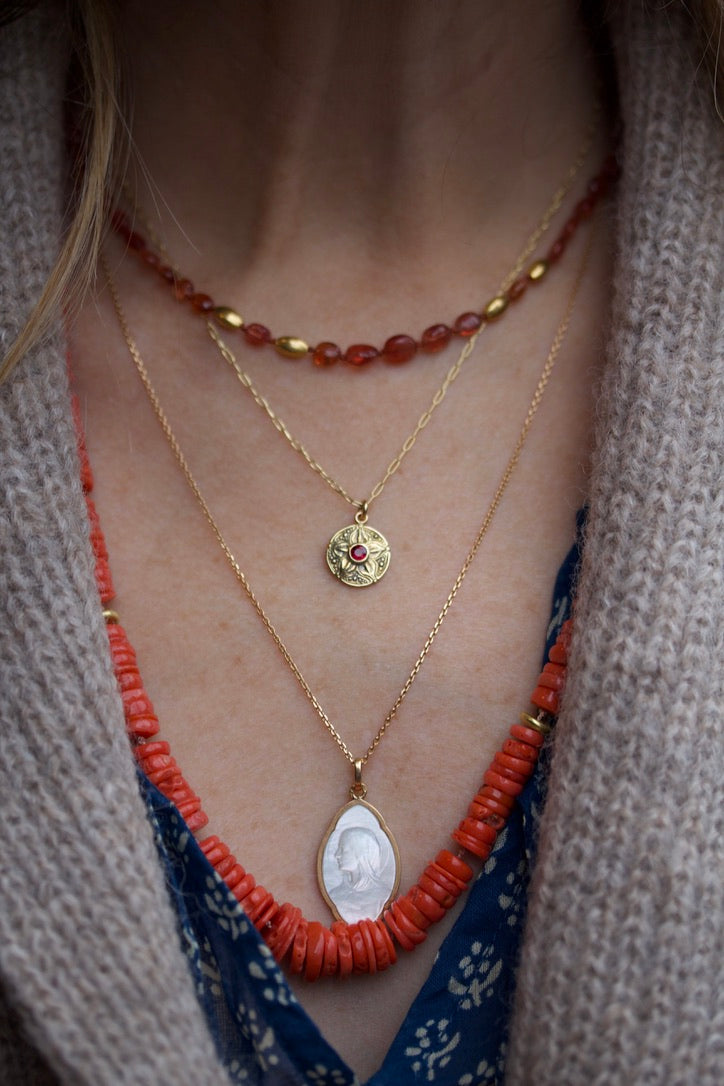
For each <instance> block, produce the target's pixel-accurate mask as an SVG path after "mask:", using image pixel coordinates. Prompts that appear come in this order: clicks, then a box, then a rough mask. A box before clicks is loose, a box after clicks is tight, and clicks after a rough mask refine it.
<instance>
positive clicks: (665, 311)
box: [0, 0, 724, 1086]
mask: <svg viewBox="0 0 724 1086" xmlns="http://www.w3.org/2000/svg"><path fill="white" fill-rule="evenodd" d="M624 7H625V5H624ZM629 7H630V8H631V9H635V10H633V11H631V12H629V13H628V14H626V13H624V14H621V13H620V9H619V15H618V16H617V18H619V20H620V22H621V24H622V25H619V26H618V27H617V28H616V31H615V34H614V37H615V41H616V53H617V64H618V73H619V83H620V95H621V112H622V117H623V123H624V142H623V151H622V159H623V179H622V182H621V184H620V188H619V200H618V219H617V258H616V268H615V275H614V291H613V294H614V299H613V315H612V320H611V333H610V343H609V350H608V366H607V371H606V376H605V379H604V387H603V392H602V398H601V407H600V412H599V420H598V430H597V443H596V454H595V463H594V471H593V479H592V484H591V508H590V517H589V524H588V533H587V541H586V548H585V559H584V566H583V571H582V576H581V581H580V590H579V598H578V610H577V626H576V635H575V644H574V652H573V659H572V665H571V669H570V678H569V687H568V691H567V695H566V699H565V708H564V712H563V714H562V716H561V719H560V722H559V728H558V738H557V741H556V752H555V756H554V762H553V769H552V780H551V788H550V798H549V800H548V804H547V808H546V811H545V816H544V819H543V825H542V831H541V842H540V854H539V860H538V865H537V869H536V872H535V876H534V881H533V886H532V890H531V901H530V911H529V916H528V921H527V930H526V935H525V941H524V947H523V954H522V961H521V964H520V970H519V982H518V992H517V1001H516V1006H515V1009H514V1016H513V1026H512V1035H511V1040H510V1052H509V1061H508V1073H507V1079H506V1081H507V1083H508V1084H509V1086H524V1084H531V1086H532V1084H535V1086H554V1084H555V1086H584V1084H586V1086H588V1084H609V1083H611V1084H625V1086H632V1084H633V1086H638V1084H651V1086H654V1084H656V1086H721V1084H722V1082H724V930H723V928H724V924H723V914H724V894H723V892H722V891H723V885H722V884H723V875H724V855H723V851H722V841H724V803H723V800H724V790H723V785H722V779H723V777H724V773H723V772H722V771H723V770H724V759H723V758H722V728H721V710H722V671H723V660H724V652H723V644H722V625H723V623H722V615H723V613H724V612H723V607H722V604H723V602H724V601H723V593H722V581H723V576H722V569H723V565H724V563H723V561H722V559H723V555H722V538H723V536H724V532H723V531H722V529H723V527H724V523H723V522H724V511H723V508H722V507H723V505H724V487H723V485H722V478H723V474H724V473H723V472H722V460H723V455H722V453H723V446H724V418H723V405H724V395H723V393H724V342H723V336H722V331H723V325H724V322H723V321H722V264H721V242H722V238H723V236H724V231H723V229H722V228H723V226H724V221H723V220H724V199H723V196H724V189H723V185H722V176H723V171H722V138H721V129H720V128H719V127H718V125H717V123H716V121H715V118H714V112H713V109H712V106H711V101H710V99H711V92H710V90H707V88H706V86H704V85H703V84H701V83H699V82H697V79H698V78H699V77H698V76H697V74H696V69H697V59H698V58H697V54H696V51H695V47H690V44H689V41H688V38H689V35H688V30H687V28H686V26H685V24H684V22H683V21H682V20H681V19H680V18H679V16H678V12H677V10H676V9H675V8H673V7H672V5H671V4H658V5H656V7H657V8H658V9H659V10H657V11H655V12H654V13H653V14H652V15H651V16H650V17H649V16H646V15H644V14H642V11H641V10H640V4H639V2H638V0H636V2H634V0H631V3H630V5H629ZM45 9H46V5H41V6H40V8H39V9H38V10H36V11H35V12H33V13H31V14H30V15H26V16H24V17H23V18H22V20H21V21H20V22H19V23H16V24H13V25H11V26H9V27H7V28H5V29H3V30H0V153H1V155H2V157H1V158H0V344H4V345H7V344H8V343H9V342H10V340H11V339H12V337H13V335H14V333H15V332H16V331H17V329H18V328H19V327H20V325H21V324H22V322H23V320H24V318H25V317H26V316H27V314H28V312H29V309H30V307H31V305H32V303H33V301H34V299H36V298H37V297H38V295H39V292H40V290H41V287H42V284H43V282H44V279H45V277H46V275H47V272H48V269H49V267H50V264H51V262H52V260H53V258H54V255H55V252H56V250H57V241H58V236H59V232H60V217H61V211H62V208H61V185H60V179H61V177H62V176H63V168H62V156H63V131H62V110H61V107H60V99H61V95H62V92H63V77H64V67H65V63H66V54H65V44H64V36H63V33H62V31H61V29H60V28H59V25H58V19H52V18H49V17H48V16H47V14H45ZM0 494H2V498H1V499H0V503H1V504H0V744H1V745H0V796H1V797H2V826H1V827H0V1081H1V1082H2V1083H3V1084H5V1086H15V1084H21V1083H22V1084H29V1083H32V1084H34V1086H45V1084H47V1083H57V1082H62V1083H72V1084H86V1083H87V1084H92V1086H105V1084H108V1086H125V1084H128V1086H142V1084H148V1086H159V1084H164V1083H174V1084H177V1086H192V1084H193V1086H206V1084H209V1086H211V1084H212V1083H213V1084H220V1083H226V1082H228V1079H227V1076H226V1074H225V1072H224V1070H223V1069H222V1068H221V1066H220V1065H219V1063H218V1060H217V1057H216V1055H215V1052H214V1047H213V1044H212V1041H211V1039H210V1037H209V1034H208V1031H207V1028H206V1025H205V1021H204V1019H203V1016H202V1013H201V1011H200V1010H199V1007H198V1005H197V1001H196V996H195V993H194V991H193V986H192V981H191V979H190V976H189V974H188V972H187V967H186V964H185V961H184V958H183V956H182V954H181V952H180V950H179V948H178V940H177V935H176V929H175V924H174V917H173V914H172V910H171V907H170V905H169V901H168V898H167V894H166V891H165V888H164V884H163V878H162V875H161V871H160V868H159V865H158V863H157V860H156V857H155V854H154V845H153V842H152V839H151V832H150V829H149V826H148V823H147V821H146V818H145V815H144V808H143V805H142V803H141V800H140V799H139V795H138V790H137V786H136V781H135V779H134V768H133V761H132V758H131V755H130V753H129V747H128V743H127V741H126V738H125V729H124V722H123V715H122V711H121V703H120V699H119V696H118V693H117V690H116V684H115V680H114V677H113V673H112V670H111V665H110V660H109V653H108V645H107V639H106V633H105V629H104V625H103V620H102V617H101V613H100V608H99V605H98V597H97V593H96V589H95V585H94V579H93V564H92V560H91V556H90V553H89V546H88V524H87V522H86V515H85V510H84V504H83V499H82V494H81V490H80V485H79V481H78V464H77V456H76V441H75V434H74V430H73V425H72V421H71V416H70V412H69V400H68V387H67V379H66V367H65V358H64V345H63V342H62V338H61V335H60V333H58V336H57V337H56V338H55V339H52V340H51V341H49V342H48V343H47V344H46V345H45V346H44V347H43V348H42V349H39V350H37V351H35V352H34V353H33V355H32V356H31V357H29V358H27V359H26V360H25V361H24V363H23V364H22V366H21V367H20V369H19V370H18V371H17V372H16V373H15V374H14V376H13V378H12V380H11V381H10V382H9V383H8V384H6V385H5V387H4V388H3V389H2V390H0ZM169 993H172V996H173V998H172V1000H169V999H168V998H167V997H168V995H169ZM256 1076H257V1072H256V1071H255V1070H254V1069H252V1070H251V1074H250V1081H263V1082H265V1083H272V1084H274V1083H276V1082H278V1081H279V1080H278V1079H277V1078H274V1077H273V1076H272V1077H271V1078H262V1077H259V1078H258V1079H257V1077H256ZM436 1081H438V1080H437V1079H436ZM486 1081H487V1080H486Z"/></svg>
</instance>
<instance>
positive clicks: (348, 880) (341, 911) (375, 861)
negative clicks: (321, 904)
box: [317, 800, 399, 924]
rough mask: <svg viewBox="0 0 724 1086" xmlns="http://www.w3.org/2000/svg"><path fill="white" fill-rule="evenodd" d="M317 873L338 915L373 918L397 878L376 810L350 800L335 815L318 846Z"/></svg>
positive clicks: (394, 856) (391, 845) (393, 849)
mask: <svg viewBox="0 0 724 1086" xmlns="http://www.w3.org/2000/svg"><path fill="white" fill-rule="evenodd" d="M317 875H318V878H319V886H320V889H321V891H322V894H323V896H324V898H325V900H326V902H327V904H328V905H329V907H330V908H331V910H332V912H333V913H334V915H335V917H336V918H337V919H338V920H346V921H347V923H348V924H352V923H354V922H355V921H357V920H364V919H370V920H376V919H377V917H378V916H379V915H380V914H381V913H382V911H383V909H384V908H385V906H386V905H387V904H388V902H389V901H390V900H391V899H392V898H393V897H394V895H395V893H396V891H397V886H398V883H399V855H398V853H397V846H396V844H395V841H394V838H393V837H392V835H391V834H390V831H389V830H388V829H387V826H386V824H385V821H384V819H383V818H382V815H381V814H380V813H379V811H377V810H376V809H375V808H374V807H372V806H370V804H368V803H364V802H362V801H359V800H355V801H353V802H352V803H348V804H347V805H346V806H345V807H343V808H342V810H341V811H339V812H338V814H337V815H336V816H335V818H334V820H333V822H332V824H331V826H330V827H329V829H328V831H327V833H326V835H325V838H324V840H323V841H322V844H321V846H320V850H319V856H318V860H317Z"/></svg>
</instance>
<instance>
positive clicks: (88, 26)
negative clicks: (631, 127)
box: [0, 0, 724, 381]
mask: <svg viewBox="0 0 724 1086" xmlns="http://www.w3.org/2000/svg"><path fill="white" fill-rule="evenodd" d="M22 7H23V5H17V6H16V9H15V11H14V12H13V14H15V15H17V14H20V12H21V11H22ZM685 7H686V10H687V12H688V14H689V16H690V18H691V19H692V20H693V22H694V24H695V25H696V27H697V30H698V32H699V36H700V38H701V41H702V47H703V58H702V59H703V62H704V63H705V64H706V65H707V67H708V70H709V72H710V78H711V84H712V90H713V103H714V108H715V109H716V111H717V113H718V114H719V116H720V117H722V119H723V120H724V112H723V110H724V63H722V58H721V49H722V36H723V34H722V31H723V27H724V0H688V2H687V3H685ZM68 11H69V17H70V21H71V30H72V33H73V46H74V54H75V57H76V58H77V60H78V63H79V67H80V73H81V81H80V82H81V88H82V92H83V93H82V95H81V108H80V118H79V119H80V147H79V155H78V162H77V163H76V175H75V176H76V180H77V185H76V191H75V203H74V212H73V217H72V220H71V223H70V227H69V229H68V233H67V235H66V238H65V241H64V243H63V247H62V249H61V252H60V255H59V257H58V260H57V261H56V264H55V267H54V268H53V271H52V272H51V274H50V277H49V279H48V281H47V283H46V285H45V289H44V290H43V293H42V295H41V296H40V299H39V300H38V302H37V304H36V305H35V307H34V309H33V311H32V312H31V314H30V317H29V318H28V321H27V323H26V324H25V327H24V328H23V329H22V331H21V332H20V334H19V336H18V337H17V339H16V340H15V342H14V343H13V344H12V346H11V347H10V350H9V352H8V354H7V356H6V357H5V359H4V361H3V363H2V367H0V381H1V380H2V379H3V378H5V377H6V376H7V375H8V374H9V373H10V371H11V370H12V369H13V367H14V366H15V365H16V364H17V363H18V362H19V361H20V359H21V358H22V357H23V355H24V354H26V353H27V352H28V351H29V350H30V349H31V348H32V347H34V346H35V345H36V344H37V343H38V342H39V341H40V340H41V339H42V338H43V336H44V335H45V334H46V332H47V331H48V329H49V328H50V326H51V325H52V323H53V321H54V319H55V317H56V316H57V313H58V311H59V309H60V308H61V307H62V306H65V307H66V308H70V309H72V308H73V307H74V306H77V305H78V304H79V303H80V301H81V300H82V298H83V296H84V294H85V292H86V290H87V289H88V287H89V285H90V284H91V282H92V279H93V275H94V271H95V267H96V263H97V258H98V254H99V250H100V246H101V242H102V239H103V233H104V229H105V225H106V217H107V211H108V207H107V205H108V200H109V195H110V194H113V193H114V192H115V191H116V189H117V182H118V178H119V176H120V173H121V166H122V164H123V161H124V159H125V156H126V152H127V149H128V140H127V135H128V133H127V127H126V125H125V122H124V120H123V116H124V114H123V111H122V110H121V108H120V104H119V103H120V92H121V78H120V63H119V61H120V58H119V56H118V51H117V47H116V34H115V28H114V25H113V5H112V4H111V2H110V0H69V3H68Z"/></svg>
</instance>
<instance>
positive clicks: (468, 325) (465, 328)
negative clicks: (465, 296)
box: [453, 313, 483, 336]
mask: <svg viewBox="0 0 724 1086" xmlns="http://www.w3.org/2000/svg"><path fill="white" fill-rule="evenodd" d="M482 323H483V318H482V317H481V316H480V314H479V313H461V314H460V316H459V317H458V318H457V320H456V321H455V323H454V324H453V330H454V331H455V333H456V334H457V335H458V336H473V335H475V333H476V332H477V331H478V330H479V329H480V325H481V324H482Z"/></svg>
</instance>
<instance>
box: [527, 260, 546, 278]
mask: <svg viewBox="0 0 724 1086" xmlns="http://www.w3.org/2000/svg"><path fill="white" fill-rule="evenodd" d="M547 271H548V261H547V260H536V262H535V264H531V266H530V267H529V268H528V278H529V279H530V280H531V281H532V282H533V283H537V282H538V281H539V280H540V279H542V278H543V276H544V275H545V273H546V272H547Z"/></svg>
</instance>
